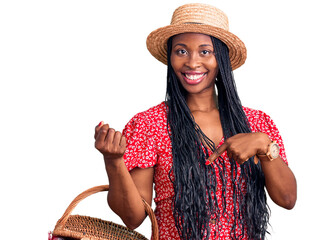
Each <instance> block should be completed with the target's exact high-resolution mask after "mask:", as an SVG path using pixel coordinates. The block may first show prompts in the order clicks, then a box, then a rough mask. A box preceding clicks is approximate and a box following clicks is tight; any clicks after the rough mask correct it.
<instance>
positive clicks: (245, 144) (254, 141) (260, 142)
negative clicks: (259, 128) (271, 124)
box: [206, 132, 271, 165]
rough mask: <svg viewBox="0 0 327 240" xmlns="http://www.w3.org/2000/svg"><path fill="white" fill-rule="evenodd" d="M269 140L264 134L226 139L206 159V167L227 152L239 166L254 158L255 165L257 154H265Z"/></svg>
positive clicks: (240, 135)
mask: <svg viewBox="0 0 327 240" xmlns="http://www.w3.org/2000/svg"><path fill="white" fill-rule="evenodd" d="M270 142H271V140H270V138H269V137H268V135H267V134H265V133H260V132H255V133H239V134H236V135H234V136H232V137H230V138H228V139H227V140H226V141H225V142H224V143H223V144H222V145H220V146H219V147H218V148H217V149H216V150H215V151H214V152H213V153H212V154H211V156H210V157H209V158H208V159H207V161H206V165H209V164H211V163H212V162H213V161H214V160H215V159H217V158H218V157H219V156H220V155H221V154H222V153H223V152H225V151H227V156H228V157H229V158H230V159H231V158H232V159H234V160H235V161H237V162H238V163H239V164H243V163H244V162H246V161H247V160H249V158H251V157H253V156H255V164H257V163H258V161H259V160H258V158H257V157H256V155H257V154H266V152H267V150H268V145H269V143H270Z"/></svg>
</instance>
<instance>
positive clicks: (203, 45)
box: [174, 43, 213, 47]
mask: <svg viewBox="0 0 327 240" xmlns="http://www.w3.org/2000/svg"><path fill="white" fill-rule="evenodd" d="M176 46H182V47H187V45H186V44H184V43H176V44H175V45H174V47H176ZM199 47H213V46H212V45H211V44H201V45H200V46H199Z"/></svg>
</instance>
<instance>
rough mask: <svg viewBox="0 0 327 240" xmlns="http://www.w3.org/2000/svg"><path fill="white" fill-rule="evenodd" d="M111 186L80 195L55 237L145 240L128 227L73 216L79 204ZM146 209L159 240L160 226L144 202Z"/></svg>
mask: <svg viewBox="0 0 327 240" xmlns="http://www.w3.org/2000/svg"><path fill="white" fill-rule="evenodd" d="M108 189H109V185H102V186H97V187H93V188H90V189H88V190H86V191H84V192H83V193H81V194H79V195H78V196H77V197H76V198H75V199H74V200H73V201H72V202H71V204H70V205H69V206H68V208H67V209H66V211H65V213H64V214H63V216H62V217H61V218H60V219H59V220H58V222H57V224H56V226H55V229H54V230H53V235H55V236H61V237H71V238H77V239H88V240H109V239H110V240H120V239H130V240H145V239H147V238H146V237H144V236H143V235H142V234H140V233H138V232H136V231H132V230H129V229H128V228H127V227H125V226H122V225H119V224H116V223H113V222H111V221H105V220H102V219H99V218H93V217H88V216H80V215H71V212H72V211H73V209H74V208H75V207H76V206H77V204H78V203H79V202H80V201H82V200H83V199H85V198H86V197H88V196H90V195H92V194H94V193H97V192H101V191H108ZM143 203H144V209H145V211H146V212H147V214H148V215H149V217H150V220H151V223H152V239H154V240H158V239H159V234H158V225H157V220H156V218H155V216H154V213H153V211H152V208H151V206H150V205H148V204H147V203H146V201H144V200H143Z"/></svg>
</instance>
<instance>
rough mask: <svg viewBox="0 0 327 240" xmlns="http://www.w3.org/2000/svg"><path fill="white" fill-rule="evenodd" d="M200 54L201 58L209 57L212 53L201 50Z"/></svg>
mask: <svg viewBox="0 0 327 240" xmlns="http://www.w3.org/2000/svg"><path fill="white" fill-rule="evenodd" d="M200 54H201V55H202V56H209V55H211V54H212V51H210V50H202V51H201V52H200Z"/></svg>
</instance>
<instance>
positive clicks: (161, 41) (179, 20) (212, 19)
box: [146, 3, 246, 70]
mask: <svg viewBox="0 0 327 240" xmlns="http://www.w3.org/2000/svg"><path fill="white" fill-rule="evenodd" d="M189 32H193V33H203V34H206V35H210V36H213V37H216V38H218V39H220V40H221V41H223V42H224V43H225V44H226V45H227V47H228V48H229V57H230V61H231V65H232V69H233V70H234V69H236V68H238V67H240V66H241V65H242V64H243V63H244V62H245V59H246V47H245V45H244V43H243V42H242V41H241V40H240V39H239V38H238V37H237V36H235V35H234V34H232V33H231V32H229V26H228V18H227V16H226V14H225V13H224V12H222V11H221V10H219V9H218V8H216V7H213V6H211V5H207V4H201V3H193V4H186V5H183V6H181V7H179V8H177V9H176V10H175V11H174V13H173V17H172V19H171V23H170V25H168V26H166V27H162V28H159V29H157V30H155V31H153V32H151V33H150V34H149V36H148V38H147V41H146V44H147V48H148V50H149V51H150V53H151V54H152V55H153V56H154V57H155V58H156V59H158V60H159V61H160V62H162V63H164V64H167V41H168V39H169V38H170V37H171V36H174V35H177V34H180V33H189Z"/></svg>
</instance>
